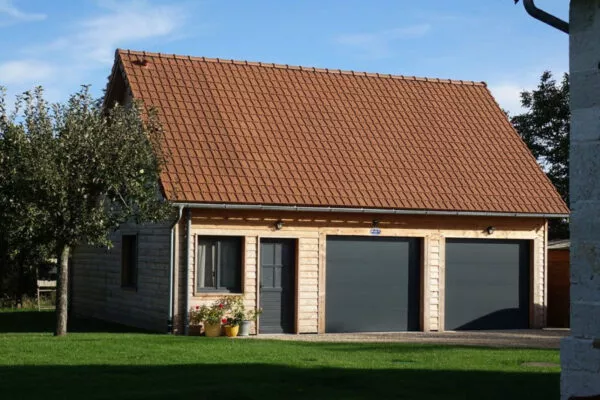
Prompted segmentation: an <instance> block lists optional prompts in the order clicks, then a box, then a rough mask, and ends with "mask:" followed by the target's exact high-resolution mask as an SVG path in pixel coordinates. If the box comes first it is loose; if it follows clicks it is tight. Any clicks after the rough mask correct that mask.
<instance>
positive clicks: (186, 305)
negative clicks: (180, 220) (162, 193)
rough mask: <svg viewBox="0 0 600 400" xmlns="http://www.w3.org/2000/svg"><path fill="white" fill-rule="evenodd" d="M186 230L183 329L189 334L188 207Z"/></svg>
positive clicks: (189, 216)
mask: <svg viewBox="0 0 600 400" xmlns="http://www.w3.org/2000/svg"><path fill="white" fill-rule="evenodd" d="M186 222H187V224H186V226H187V228H186V232H185V238H186V243H187V244H186V246H185V274H184V278H183V279H184V282H185V285H184V287H185V290H184V294H185V314H184V315H185V319H184V321H183V322H184V325H183V330H184V333H185V334H186V335H187V334H188V321H189V310H190V293H189V292H190V256H191V251H190V240H191V232H192V209H191V208H188V209H187V213H186Z"/></svg>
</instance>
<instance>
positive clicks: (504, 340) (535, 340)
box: [251, 329, 569, 349]
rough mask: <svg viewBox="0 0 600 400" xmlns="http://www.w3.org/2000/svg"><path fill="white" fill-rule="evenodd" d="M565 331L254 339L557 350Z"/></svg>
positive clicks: (375, 334) (427, 333)
mask: <svg viewBox="0 0 600 400" xmlns="http://www.w3.org/2000/svg"><path fill="white" fill-rule="evenodd" d="M568 334H569V331H568V330H566V329H544V330H511V331H459V332H454V331H446V332H381V333H377V332H369V333H326V334H301V335H294V334H285V335H282V334H261V335H257V336H252V337H251V338H254V339H259V340H260V339H266V340H290V341H302V342H330V343H352V342H355V343H418V344H438V345H439V344H442V345H452V346H478V347H499V348H532V349H558V348H559V345H560V340H561V339H562V338H564V337H566V336H567V335H568Z"/></svg>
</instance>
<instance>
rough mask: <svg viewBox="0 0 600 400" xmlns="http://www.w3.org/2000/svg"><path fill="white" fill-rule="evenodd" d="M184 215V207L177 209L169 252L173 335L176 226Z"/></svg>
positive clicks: (168, 328)
mask: <svg viewBox="0 0 600 400" xmlns="http://www.w3.org/2000/svg"><path fill="white" fill-rule="evenodd" d="M182 215H183V206H181V205H180V206H179V207H177V219H175V222H173V224H172V225H171V246H170V250H169V254H170V258H169V319H168V320H167V333H173V313H174V312H173V309H174V308H175V304H174V300H173V286H174V285H175V240H176V238H175V226H176V225H177V224H178V223H179V221H180V220H181V216H182Z"/></svg>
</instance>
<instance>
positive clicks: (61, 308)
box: [54, 245, 71, 336]
mask: <svg viewBox="0 0 600 400" xmlns="http://www.w3.org/2000/svg"><path fill="white" fill-rule="evenodd" d="M70 250H71V249H70V248H69V246H67V245H64V246H60V247H59V248H58V254H59V257H58V279H57V282H56V330H55V331H54V336H64V335H66V334H67V312H68V310H67V308H68V304H69V251H70Z"/></svg>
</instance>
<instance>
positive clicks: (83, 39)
mask: <svg viewBox="0 0 600 400" xmlns="http://www.w3.org/2000/svg"><path fill="white" fill-rule="evenodd" d="M568 3H569V2H568V0H537V1H536V4H537V5H538V7H540V8H543V9H545V10H548V11H550V12H552V13H554V14H556V15H557V16H560V17H561V18H563V19H568ZM117 47H120V48H128V49H134V50H147V51H157V52H164V53H177V54H186V55H195V56H207V57H220V58H233V59H242V60H251V61H264V62H277V63H283V64H291V65H304V66H316V67H324V68H341V69H350V70H355V71H369V72H381V73H392V74H400V75H417V76H427V77H439V78H452V79H464V80H474V81H485V82H487V83H488V85H489V87H490V89H491V90H492V92H493V93H494V95H495V97H496V99H497V100H498V102H499V103H500V105H501V106H502V107H504V108H506V109H508V110H509V111H511V112H513V113H515V112H518V111H519V95H518V94H519V92H520V91H521V90H523V89H530V88H532V87H535V85H536V83H537V81H538V78H539V76H540V74H541V73H542V72H543V71H544V70H546V69H549V70H551V71H553V72H555V73H557V74H562V73H563V72H565V71H567V70H568V37H567V35H565V34H563V33H561V32H558V31H556V30H554V29H552V28H550V27H548V26H546V25H544V24H542V23H540V22H538V21H536V20H534V19H532V18H531V17H529V16H528V15H527V14H526V13H525V11H524V9H523V6H522V5H521V4H519V5H516V6H515V5H514V3H513V1H512V0H417V1H409V0H369V1H367V0H361V1H359V0H252V1H251V0H205V1H194V0H184V1H176V0H173V1H160V0H135V1H128V0H123V1H119V0H97V1H92V0H90V1H86V0H78V1H66V0H62V1H61V0H54V1H47V0H0V49H2V52H0V85H2V86H5V87H7V88H8V91H9V95H10V96H14V95H15V94H16V93H19V92H21V91H23V90H27V89H29V88H31V87H33V86H36V85H43V86H44V87H45V88H46V92H47V97H48V98H49V99H50V100H52V101H57V100H63V99H65V98H66V97H67V96H68V94H69V93H72V92H73V91H75V90H77V89H78V87H79V85H81V84H91V85H92V90H93V92H94V94H96V95H98V96H99V95H101V93H102V89H103V88H104V87H105V86H106V78H107V76H108V74H109V73H110V68H111V65H112V62H113V57H114V50H115V48H117Z"/></svg>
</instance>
